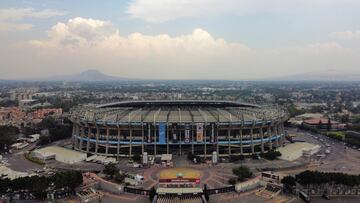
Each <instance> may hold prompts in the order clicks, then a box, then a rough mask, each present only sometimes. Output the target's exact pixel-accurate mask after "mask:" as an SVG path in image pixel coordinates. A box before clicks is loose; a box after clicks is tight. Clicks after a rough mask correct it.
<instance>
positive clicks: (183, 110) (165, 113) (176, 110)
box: [72, 100, 288, 124]
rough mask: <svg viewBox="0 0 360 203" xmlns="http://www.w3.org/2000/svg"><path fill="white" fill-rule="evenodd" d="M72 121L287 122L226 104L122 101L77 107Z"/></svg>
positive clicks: (275, 113) (279, 113) (273, 111)
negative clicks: (75, 119) (74, 119)
mask: <svg viewBox="0 0 360 203" xmlns="http://www.w3.org/2000/svg"><path fill="white" fill-rule="evenodd" d="M72 116H73V118H78V119H80V120H81V121H84V122H100V123H108V124H111V123H126V122H135V123H140V122H154V123H155V122H168V123H211V122H234V123H235V122H241V121H251V122H252V121H260V120H267V121H269V120H278V119H282V118H287V117H288V114H287V112H286V111H285V110H284V109H281V108H278V107H260V106H257V105H251V104H243V103H238V102H230V101H195V100H186V101H163V100H160V101H126V102H117V103H111V104H104V105H99V106H96V107H95V106H93V107H79V108H77V109H75V110H74V111H73V112H72Z"/></svg>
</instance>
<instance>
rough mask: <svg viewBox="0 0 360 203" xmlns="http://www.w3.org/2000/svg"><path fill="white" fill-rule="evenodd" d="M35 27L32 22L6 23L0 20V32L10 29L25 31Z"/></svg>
mask: <svg viewBox="0 0 360 203" xmlns="http://www.w3.org/2000/svg"><path fill="white" fill-rule="evenodd" d="M32 27H33V25H31V24H19V23H4V22H0V32H8V31H24V30H29V29H31V28H32Z"/></svg>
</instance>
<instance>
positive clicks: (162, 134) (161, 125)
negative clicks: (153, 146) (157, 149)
mask: <svg viewBox="0 0 360 203" xmlns="http://www.w3.org/2000/svg"><path fill="white" fill-rule="evenodd" d="M165 128H166V127H165V123H159V144H165V143H166V139H165Z"/></svg>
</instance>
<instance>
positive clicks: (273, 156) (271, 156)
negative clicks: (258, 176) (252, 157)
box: [260, 150, 281, 160]
mask: <svg viewBox="0 0 360 203" xmlns="http://www.w3.org/2000/svg"><path fill="white" fill-rule="evenodd" d="M260 156H261V157H263V158H264V159H267V160H274V159H276V158H277V157H279V156H281V153H280V152H279V151H275V150H269V151H268V152H266V153H261V154H260Z"/></svg>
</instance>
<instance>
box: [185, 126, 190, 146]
mask: <svg viewBox="0 0 360 203" xmlns="http://www.w3.org/2000/svg"><path fill="white" fill-rule="evenodd" d="M184 141H185V143H189V142H190V126H189V125H188V124H187V125H185V140H184Z"/></svg>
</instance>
